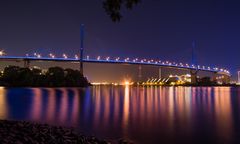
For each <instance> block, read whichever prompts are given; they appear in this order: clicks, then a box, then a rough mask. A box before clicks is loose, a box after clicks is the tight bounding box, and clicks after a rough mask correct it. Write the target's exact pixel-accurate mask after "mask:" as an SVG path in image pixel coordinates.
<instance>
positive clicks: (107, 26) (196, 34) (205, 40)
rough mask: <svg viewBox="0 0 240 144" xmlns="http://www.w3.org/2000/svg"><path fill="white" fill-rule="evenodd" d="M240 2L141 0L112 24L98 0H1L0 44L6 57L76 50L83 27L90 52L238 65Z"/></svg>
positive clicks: (234, 67) (234, 66) (229, 66)
mask: <svg viewBox="0 0 240 144" xmlns="http://www.w3.org/2000/svg"><path fill="white" fill-rule="evenodd" d="M239 7H240V3H239V2H238V1H231V0H181V1H179V0H142V2H141V3H140V4H139V5H138V6H136V7H135V8H134V9H133V10H132V11H126V10H123V16H124V18H123V19H122V20H121V22H120V23H113V22H112V21H111V20H110V18H109V17H108V16H107V15H106V13H105V12H104V10H103V8H102V1H101V0H41V1H35V0H5V1H0V48H3V49H5V51H6V52H7V54H8V55H24V54H25V53H33V52H34V51H37V52H40V53H43V54H47V53H49V52H53V53H58V54H59V55H60V54H62V53H63V52H65V53H67V54H69V55H73V54H74V53H77V52H78V48H79V45H80V44H79V43H80V36H79V29H80V24H81V23H84V24H85V25H86V41H85V42H86V43H85V47H86V52H85V54H88V55H90V56H97V55H103V56H126V57H131V58H135V57H140V58H145V57H146V58H159V59H163V60H170V61H179V62H180V61H182V62H188V63H190V62H191V43H192V41H193V40H196V44H197V56H198V63H199V64H201V65H210V66H223V67H226V68H228V69H230V70H231V72H232V74H235V73H236V70H237V69H238V68H240V65H239V63H238V58H239V57H238V56H239V55H240V49H239V47H240V43H239V41H240V9H239Z"/></svg>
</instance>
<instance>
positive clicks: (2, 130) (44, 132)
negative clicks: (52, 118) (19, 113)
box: [0, 120, 125, 144]
mask: <svg viewBox="0 0 240 144" xmlns="http://www.w3.org/2000/svg"><path fill="white" fill-rule="evenodd" d="M0 143H1V144H109V142H107V141H104V140H99V139H97V138H95V137H87V136H84V135H81V134H78V133H76V132H75V131H74V130H73V129H70V128H63V127H58V126H50V125H47V124H37V123H31V122H24V121H8V120H0ZM119 143H122V142H120V141H119ZM123 143H125V142H123Z"/></svg>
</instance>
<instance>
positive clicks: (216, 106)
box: [0, 86, 240, 143]
mask: <svg viewBox="0 0 240 144" xmlns="http://www.w3.org/2000/svg"><path fill="white" fill-rule="evenodd" d="M239 109H240V89H239V88H230V87H145V88H144V87H131V86H126V87H121V86H118V87H114V86H113V87H108V86H94V87H90V88H56V89H55V88H8V89H6V88H0V118H1V119H14V120H27V121H35V122H41V123H49V124H52V125H63V126H68V127H75V128H76V129H77V130H78V131H80V132H83V133H85V134H88V135H92V134H94V135H97V136H98V137H101V138H107V139H119V138H127V139H130V140H133V141H134V142H136V143H159V142H161V143H238V142H240V140H239V138H238V136H239V135H240V124H239V122H240V115H239Z"/></svg>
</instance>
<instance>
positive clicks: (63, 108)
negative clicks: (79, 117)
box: [59, 88, 69, 123]
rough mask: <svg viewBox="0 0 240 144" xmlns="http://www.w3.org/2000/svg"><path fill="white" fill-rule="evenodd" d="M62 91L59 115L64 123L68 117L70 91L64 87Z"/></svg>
mask: <svg viewBox="0 0 240 144" xmlns="http://www.w3.org/2000/svg"><path fill="white" fill-rule="evenodd" d="M60 90H61V92H62V95H61V102H60V116H59V120H60V121H61V122H62V123H64V122H66V119H67V118H68V111H69V107H68V92H67V89H65V88H62V89H60Z"/></svg>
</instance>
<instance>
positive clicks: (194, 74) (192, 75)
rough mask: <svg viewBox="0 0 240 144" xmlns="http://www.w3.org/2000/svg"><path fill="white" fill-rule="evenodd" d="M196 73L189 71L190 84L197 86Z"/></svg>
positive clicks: (196, 71) (195, 71)
mask: <svg viewBox="0 0 240 144" xmlns="http://www.w3.org/2000/svg"><path fill="white" fill-rule="evenodd" d="M197 73H198V70H190V74H191V83H192V84H197Z"/></svg>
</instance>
